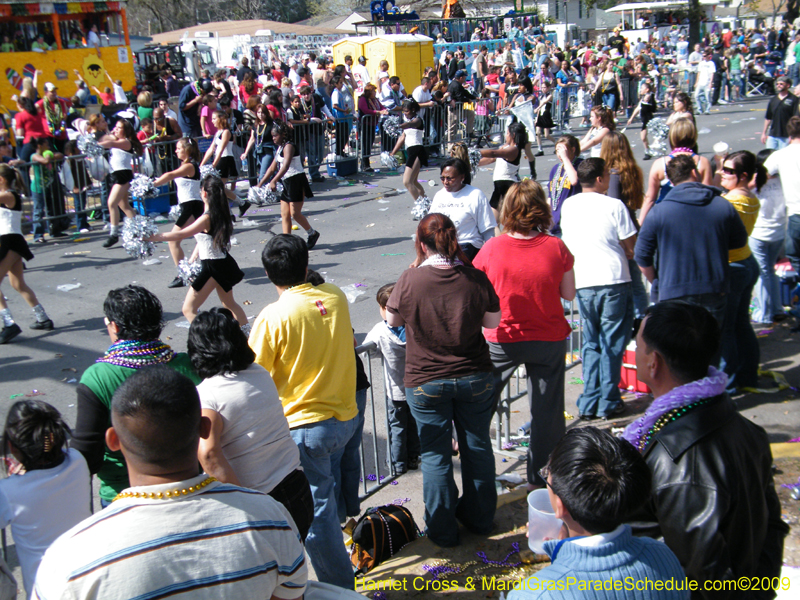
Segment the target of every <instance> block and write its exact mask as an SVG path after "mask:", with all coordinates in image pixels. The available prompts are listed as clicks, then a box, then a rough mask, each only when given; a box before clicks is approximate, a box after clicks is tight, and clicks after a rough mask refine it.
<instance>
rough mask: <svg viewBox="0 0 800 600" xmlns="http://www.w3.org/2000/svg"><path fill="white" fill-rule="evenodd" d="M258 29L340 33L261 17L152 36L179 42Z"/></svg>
mask: <svg viewBox="0 0 800 600" xmlns="http://www.w3.org/2000/svg"><path fill="white" fill-rule="evenodd" d="M260 29H270V30H272V31H273V32H274V33H296V34H297V35H335V34H341V33H342V32H341V31H338V30H336V29H333V28H329V27H310V26H308V25H300V24H298V23H281V22H279V21H266V20H263V19H249V20H246V21H216V22H213V23H203V24H202V25H195V26H194V27H184V28H183V29H175V30H173V31H166V32H164V33H157V34H156V35H154V36H153V42H154V43H156V44H161V43H163V42H179V41H180V40H181V39H182V38H183V37H184V36H186V37H189V38H194V34H195V32H198V31H210V32H213V33H215V34H216V35H217V36H219V37H230V36H233V35H255V33H256V31H258V30H260Z"/></svg>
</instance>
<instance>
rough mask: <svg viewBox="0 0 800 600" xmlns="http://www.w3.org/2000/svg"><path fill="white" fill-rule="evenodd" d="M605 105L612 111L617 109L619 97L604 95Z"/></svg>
mask: <svg viewBox="0 0 800 600" xmlns="http://www.w3.org/2000/svg"><path fill="white" fill-rule="evenodd" d="M603 104H604V105H606V106H607V107H608V108H610V109H611V110H616V109H617V97H616V96H615V95H614V94H603Z"/></svg>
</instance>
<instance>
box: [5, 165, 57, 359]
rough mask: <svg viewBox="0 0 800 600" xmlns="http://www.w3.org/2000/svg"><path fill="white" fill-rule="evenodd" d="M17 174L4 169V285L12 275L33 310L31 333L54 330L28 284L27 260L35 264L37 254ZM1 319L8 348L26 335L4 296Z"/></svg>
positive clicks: (13, 280)
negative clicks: (27, 232) (26, 232)
mask: <svg viewBox="0 0 800 600" xmlns="http://www.w3.org/2000/svg"><path fill="white" fill-rule="evenodd" d="M15 188H19V181H18V179H17V172H16V171H15V170H14V169H12V168H11V167H9V166H8V165H0V283H2V281H3V280H4V279H5V278H6V275H8V278H9V280H10V281H11V287H13V288H14V289H15V290H16V291H17V292H18V293H19V295H20V296H22V297H23V298H24V299H25V302H27V303H28V305H30V306H31V308H33V312H34V313H35V314H36V322H35V323H34V324H33V325H31V329H43V330H46V331H50V330H51V329H53V321H51V320H50V317H48V316H47V313H46V312H45V311H44V307H43V306H42V305H41V304H39V300H38V299H37V298H36V294H35V293H34V292H33V290H32V289H31V288H29V287H28V284H27V283H25V276H24V271H23V269H24V266H23V264H22V261H23V260H32V259H33V254H32V253H31V251H30V249H29V248H28V243H27V242H26V241H25V238H24V237H23V235H22V196H21V195H20V193H19V191H18V189H15ZM0 317H2V319H3V330H2V331H0V344H6V343H8V342H10V341H11V340H12V339H14V338H15V337H17V336H18V335H19V334H20V333H22V329H20V326H19V325H17V324H16V323H15V322H14V319H13V318H12V317H11V311H9V310H8V304H6V299H5V296H4V295H3V293H2V292H0Z"/></svg>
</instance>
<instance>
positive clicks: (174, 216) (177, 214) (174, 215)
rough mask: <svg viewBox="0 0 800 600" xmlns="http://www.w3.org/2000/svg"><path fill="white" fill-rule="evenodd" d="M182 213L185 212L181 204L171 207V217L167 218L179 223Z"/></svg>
mask: <svg viewBox="0 0 800 600" xmlns="http://www.w3.org/2000/svg"><path fill="white" fill-rule="evenodd" d="M181 212H183V207H182V206H181V205H180V204H176V205H175V206H172V207H170V209H169V215H167V217H168V218H169V220H170V221H177V220H178V219H180V218H181Z"/></svg>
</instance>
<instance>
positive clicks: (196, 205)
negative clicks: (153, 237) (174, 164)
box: [153, 138, 205, 288]
mask: <svg viewBox="0 0 800 600" xmlns="http://www.w3.org/2000/svg"><path fill="white" fill-rule="evenodd" d="M175 155H176V156H177V157H178V160H180V161H181V166H180V167H178V168H177V169H175V170H174V171H170V172H168V173H164V174H163V175H162V176H161V177H159V178H158V179H156V180H155V181H154V182H153V185H155V186H160V185H164V184H166V183H169V182H170V181H175V188H176V189H177V192H178V203H179V205H180V207H181V214H180V216H179V217H178V220H177V221H175V227H173V228H172V231H179V230H181V229H183V228H184V227H186V226H187V225H191V224H192V223H194V222H195V221H196V220H197V219H199V218H200V217H201V216H202V215H203V213H204V212H205V204H204V203H203V200H202V198H201V197H200V167H199V166H198V164H197V161H198V160H200V150H199V148H198V147H197V142H196V141H194V140H193V139H192V138H181V139H179V140H178V142H177V143H176V144H175ZM169 253H170V254H171V255H172V260H173V262H174V263H175V266H176V267H177V266H178V263H179V262H180V261H182V260H183V259H184V257H185V255H184V253H183V248H181V242H180V240H177V241H173V242H169ZM184 285H185V284H184V283H183V279H181V278H180V276H177V277H175V279H173V280H172V281H171V282H170V284H169V285H168V286H167V287H170V288H179V287H183V286H184Z"/></svg>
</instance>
